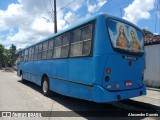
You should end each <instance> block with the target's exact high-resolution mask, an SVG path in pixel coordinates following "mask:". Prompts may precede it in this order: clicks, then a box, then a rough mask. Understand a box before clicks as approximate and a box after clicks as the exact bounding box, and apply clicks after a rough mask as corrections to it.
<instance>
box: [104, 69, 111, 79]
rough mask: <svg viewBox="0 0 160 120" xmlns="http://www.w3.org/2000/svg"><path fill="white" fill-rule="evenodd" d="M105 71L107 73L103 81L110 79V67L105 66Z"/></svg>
mask: <svg viewBox="0 0 160 120" xmlns="http://www.w3.org/2000/svg"><path fill="white" fill-rule="evenodd" d="M106 73H107V76H106V77H105V81H106V82H108V81H109V79H110V78H109V76H108V75H109V74H110V73H111V69H110V68H107V69H106Z"/></svg>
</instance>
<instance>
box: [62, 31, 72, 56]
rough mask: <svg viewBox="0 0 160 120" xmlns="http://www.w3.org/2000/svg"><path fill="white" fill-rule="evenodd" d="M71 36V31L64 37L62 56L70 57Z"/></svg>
mask: <svg viewBox="0 0 160 120" xmlns="http://www.w3.org/2000/svg"><path fill="white" fill-rule="evenodd" d="M69 38H70V34H69V33H67V34H65V35H63V38H62V47H61V58H65V57H68V52H69Z"/></svg>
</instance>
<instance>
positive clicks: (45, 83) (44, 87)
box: [43, 81, 48, 93]
mask: <svg viewBox="0 0 160 120" xmlns="http://www.w3.org/2000/svg"><path fill="white" fill-rule="evenodd" d="M47 90H48V83H47V81H44V82H43V91H44V92H45V93H46V92H47Z"/></svg>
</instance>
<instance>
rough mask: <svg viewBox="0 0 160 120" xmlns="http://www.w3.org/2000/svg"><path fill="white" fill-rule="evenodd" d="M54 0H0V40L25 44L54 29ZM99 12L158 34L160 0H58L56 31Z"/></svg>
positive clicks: (22, 46)
mask: <svg viewBox="0 0 160 120" xmlns="http://www.w3.org/2000/svg"><path fill="white" fill-rule="evenodd" d="M53 7H54V0H0V44H3V45H4V46H5V47H6V48H8V47H10V45H11V44H14V45H16V46H17V48H18V49H19V48H24V47H26V46H29V45H31V44H33V43H35V42H38V41H40V40H41V39H43V38H45V37H47V36H49V35H51V34H53V33H54V23H53V17H54V14H53ZM98 13H106V14H110V15H113V16H116V17H120V18H122V19H126V20H128V21H130V22H132V23H134V24H135V25H137V26H138V27H140V28H141V29H147V30H149V31H151V32H153V33H154V34H158V35H160V0H57V24H58V31H61V30H63V29H65V28H67V27H70V26H72V25H74V24H76V23H78V22H79V21H82V20H84V19H86V18H89V17H91V16H93V15H96V14H98Z"/></svg>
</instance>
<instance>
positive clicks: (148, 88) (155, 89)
mask: <svg viewBox="0 0 160 120" xmlns="http://www.w3.org/2000/svg"><path fill="white" fill-rule="evenodd" d="M147 90H153V91H159V92H160V89H159V88H151V87H147Z"/></svg>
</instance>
